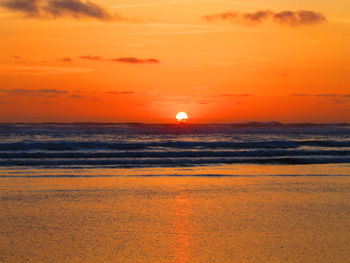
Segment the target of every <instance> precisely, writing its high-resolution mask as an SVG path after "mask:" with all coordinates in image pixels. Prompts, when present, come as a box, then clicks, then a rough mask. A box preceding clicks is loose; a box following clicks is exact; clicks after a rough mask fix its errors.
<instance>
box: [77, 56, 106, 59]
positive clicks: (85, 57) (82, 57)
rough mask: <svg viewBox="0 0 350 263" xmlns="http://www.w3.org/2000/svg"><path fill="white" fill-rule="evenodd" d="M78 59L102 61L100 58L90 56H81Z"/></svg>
mask: <svg viewBox="0 0 350 263" xmlns="http://www.w3.org/2000/svg"><path fill="white" fill-rule="evenodd" d="M79 58H80V59H85V60H102V58H101V57H100V56H90V55H86V56H81V57H79Z"/></svg>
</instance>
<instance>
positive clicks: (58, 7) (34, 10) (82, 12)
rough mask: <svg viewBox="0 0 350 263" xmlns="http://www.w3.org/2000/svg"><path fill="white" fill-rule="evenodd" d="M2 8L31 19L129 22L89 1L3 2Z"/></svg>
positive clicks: (10, 0) (7, 0) (39, 0)
mask: <svg viewBox="0 0 350 263" xmlns="http://www.w3.org/2000/svg"><path fill="white" fill-rule="evenodd" d="M0 6H1V7H3V8H5V9H8V10H10V11H16V12H21V13H23V14H25V15H27V16H29V17H38V18H52V17H54V18H59V17H63V16H68V17H73V18H84V17H85V18H93V19H98V20H103V21H112V20H113V21H128V19H126V18H123V17H121V16H120V15H117V14H115V15H113V14H110V12H108V11H107V10H106V9H105V8H103V7H102V6H100V5H98V4H95V3H94V2H92V1H87V0H2V1H0Z"/></svg>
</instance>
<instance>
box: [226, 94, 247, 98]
mask: <svg viewBox="0 0 350 263" xmlns="http://www.w3.org/2000/svg"><path fill="white" fill-rule="evenodd" d="M222 96H223V97H250V96H253V95H251V94H222Z"/></svg>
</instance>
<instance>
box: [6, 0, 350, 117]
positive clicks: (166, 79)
mask: <svg viewBox="0 0 350 263" xmlns="http://www.w3.org/2000/svg"><path fill="white" fill-rule="evenodd" d="M349 47H350V1H348V0H334V1H326V0H319V1H315V0H303V1H300V0H293V1H291V0H263V1H262V0H117V1H116V0H91V1H84V0H0V122H51V121H52V122H74V121H83V122H85V121H96V122H144V123H168V122H176V120H175V115H176V113H177V112H179V111H185V112H187V114H188V115H189V121H190V122H192V123H231V122H247V121H281V122H350V63H349V61H350V48H349Z"/></svg>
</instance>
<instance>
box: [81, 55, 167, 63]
mask: <svg viewBox="0 0 350 263" xmlns="http://www.w3.org/2000/svg"><path fill="white" fill-rule="evenodd" d="M79 58H80V59H84V60H91V61H109V62H120V63H129V64H158V63H160V61H159V60H158V59H155V58H146V59H141V58H135V57H121V58H112V59H103V58H102V57H100V56H90V55H86V56H81V57H79Z"/></svg>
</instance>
